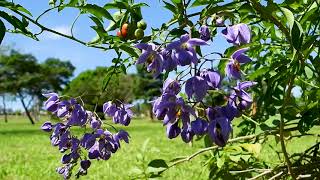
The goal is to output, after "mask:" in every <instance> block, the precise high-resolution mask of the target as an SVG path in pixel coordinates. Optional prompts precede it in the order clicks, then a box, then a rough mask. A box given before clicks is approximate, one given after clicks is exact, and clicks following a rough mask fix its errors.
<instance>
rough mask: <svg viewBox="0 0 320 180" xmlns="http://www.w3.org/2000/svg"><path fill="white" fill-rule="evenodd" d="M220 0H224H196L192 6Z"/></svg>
mask: <svg viewBox="0 0 320 180" xmlns="http://www.w3.org/2000/svg"><path fill="white" fill-rule="evenodd" d="M219 2H223V0H195V1H194V3H193V4H192V5H191V7H197V6H202V5H207V4H217V3H219Z"/></svg>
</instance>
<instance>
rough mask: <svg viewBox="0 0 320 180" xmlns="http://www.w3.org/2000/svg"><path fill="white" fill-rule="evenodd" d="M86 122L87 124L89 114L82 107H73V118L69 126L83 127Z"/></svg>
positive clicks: (71, 117)
mask: <svg viewBox="0 0 320 180" xmlns="http://www.w3.org/2000/svg"><path fill="white" fill-rule="evenodd" d="M86 122H87V112H86V111H85V109H84V108H83V107H82V106H81V105H79V104H75V105H74V106H73V110H72V112H71V116H70V118H69V121H68V123H67V125H72V126H83V125H85V124H86Z"/></svg>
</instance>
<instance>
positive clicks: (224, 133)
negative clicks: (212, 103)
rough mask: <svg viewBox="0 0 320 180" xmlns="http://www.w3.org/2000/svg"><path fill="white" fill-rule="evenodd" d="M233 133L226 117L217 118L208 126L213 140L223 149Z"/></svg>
mask: <svg viewBox="0 0 320 180" xmlns="http://www.w3.org/2000/svg"><path fill="white" fill-rule="evenodd" d="M231 131H232V127H231V125H230V122H229V120H228V118H226V117H219V118H216V119H214V120H212V121H211V122H210V123H209V126H208V133H209V136H210V138H211V140H212V141H213V142H214V143H215V144H217V145H218V146H221V147H223V146H225V145H226V143H227V141H228V139H229V135H230V133H231Z"/></svg>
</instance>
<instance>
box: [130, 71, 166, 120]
mask: <svg viewBox="0 0 320 180" xmlns="http://www.w3.org/2000/svg"><path fill="white" fill-rule="evenodd" d="M162 77H163V76H159V77H157V78H153V77H152V74H150V73H148V72H147V71H146V70H145V67H143V66H141V65H140V66H139V65H138V66H137V81H136V83H135V86H134V95H135V97H136V98H137V99H143V100H144V103H145V104H146V105H148V108H149V115H150V118H151V119H152V120H153V112H152V103H151V101H152V100H154V98H155V97H157V96H159V95H160V93H161V92H160V90H161V88H162V83H163V78H162Z"/></svg>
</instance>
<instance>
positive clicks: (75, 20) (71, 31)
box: [70, 12, 81, 37]
mask: <svg viewBox="0 0 320 180" xmlns="http://www.w3.org/2000/svg"><path fill="white" fill-rule="evenodd" d="M80 15H81V12H79V14H78V15H77V16H76V18H75V19H74V20H73V22H72V25H71V29H70V33H71V36H72V37H74V35H73V28H74V25H75V24H76V22H77V20H78V19H79V17H80Z"/></svg>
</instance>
